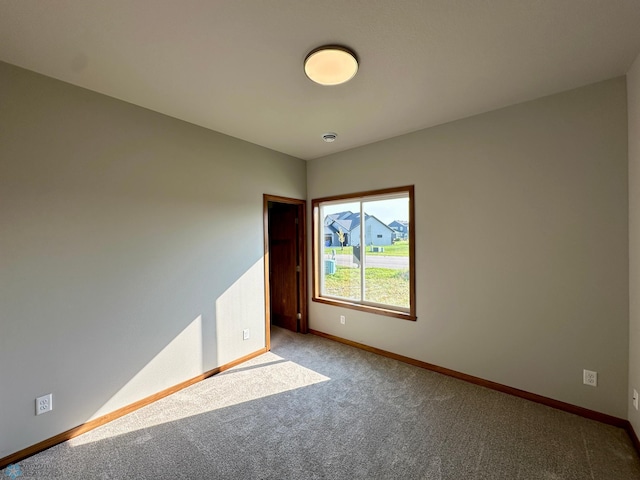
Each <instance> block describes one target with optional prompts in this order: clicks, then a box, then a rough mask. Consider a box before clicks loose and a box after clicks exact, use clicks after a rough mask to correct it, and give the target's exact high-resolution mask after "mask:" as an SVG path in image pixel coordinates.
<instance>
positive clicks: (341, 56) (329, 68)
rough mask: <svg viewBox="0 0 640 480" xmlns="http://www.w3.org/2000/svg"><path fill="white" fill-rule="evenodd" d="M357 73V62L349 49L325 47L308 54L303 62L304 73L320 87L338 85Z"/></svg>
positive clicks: (333, 46) (334, 46)
mask: <svg viewBox="0 0 640 480" xmlns="http://www.w3.org/2000/svg"><path fill="white" fill-rule="evenodd" d="M357 72H358V60H357V59H356V55H355V54H354V53H353V52H352V51H351V50H349V49H347V48H344V47H339V46H336V45H326V46H324V47H319V48H316V49H315V50H312V51H311V52H309V55H307V58H306V59H305V60H304V73H306V74H307V77H309V78H310V79H311V80H313V81H314V82H316V83H319V84H320V85H340V84H341V83H345V82H348V81H349V80H351V79H352V78H353V77H354V76H355V75H356V73H357Z"/></svg>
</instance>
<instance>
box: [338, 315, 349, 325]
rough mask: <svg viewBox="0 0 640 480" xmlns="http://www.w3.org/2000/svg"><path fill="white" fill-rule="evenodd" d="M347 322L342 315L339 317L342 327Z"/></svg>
mask: <svg viewBox="0 0 640 480" xmlns="http://www.w3.org/2000/svg"><path fill="white" fill-rule="evenodd" d="M346 322H347V319H346V318H344V315H340V323H341V324H342V325H344V324H345V323H346Z"/></svg>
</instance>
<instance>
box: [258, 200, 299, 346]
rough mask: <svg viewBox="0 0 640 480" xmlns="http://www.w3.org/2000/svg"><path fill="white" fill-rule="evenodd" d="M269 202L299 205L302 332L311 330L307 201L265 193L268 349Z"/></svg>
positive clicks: (268, 341)
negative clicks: (308, 284)
mask: <svg viewBox="0 0 640 480" xmlns="http://www.w3.org/2000/svg"><path fill="white" fill-rule="evenodd" d="M269 202H275V203H288V204H291V205H297V206H298V226H299V228H298V251H299V252H300V275H299V277H298V289H299V291H300V312H299V313H300V321H299V324H298V325H299V329H300V333H307V332H308V331H309V323H308V292H307V221H306V218H307V201H306V200H299V199H297V198H288V197H279V196H276V195H268V194H266V193H265V194H264V195H263V201H262V219H263V224H264V226H263V228H264V310H265V341H266V345H265V346H266V347H267V351H269V350H271V299H270V290H269Z"/></svg>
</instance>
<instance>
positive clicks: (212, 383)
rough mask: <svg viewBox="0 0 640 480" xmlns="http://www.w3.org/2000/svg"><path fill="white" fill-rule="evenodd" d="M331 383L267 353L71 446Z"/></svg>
mask: <svg viewBox="0 0 640 480" xmlns="http://www.w3.org/2000/svg"><path fill="white" fill-rule="evenodd" d="M328 380H331V379H330V378H329V377H326V376H325V375H322V374H320V373H318V372H314V371H313V370H310V369H308V368H306V367H303V366H301V365H298V364H297V363H295V362H292V361H290V360H286V359H284V358H282V357H280V356H278V355H275V354H274V353H271V352H267V353H265V354H263V355H260V356H259V357H256V358H254V359H252V360H250V361H248V362H245V363H242V364H240V365H238V366H237V367H235V368H232V369H230V370H227V371H225V372H223V373H221V374H219V375H216V376H214V377H211V378H208V379H206V380H204V381H202V382H199V383H197V384H195V385H192V386H190V387H187V388H185V389H184V390H181V391H179V392H177V393H174V394H173V395H170V396H168V397H165V398H163V399H161V400H158V401H157V402H155V403H153V404H151V405H148V406H146V407H144V408H142V409H140V410H137V411H136V412H133V413H131V414H129V415H125V416H124V417H121V418H118V419H116V420H114V421H113V422H111V423H108V424H106V425H104V426H102V427H99V428H96V429H95V430H92V431H91V432H88V433H85V434H84V435H80V436H78V437H76V438H74V439H71V440H69V444H70V445H71V446H73V447H76V446H80V445H86V444H88V443H93V442H97V441H101V440H105V439H107V438H112V437H116V436H119V435H126V434H129V433H131V432H135V431H137V430H144V429H148V428H150V427H153V426H156V425H162V424H165V423H170V422H176V421H179V420H182V419H186V418H188V417H193V416H196V415H201V414H204V413H207V412H211V411H213V410H218V409H221V408H226V407H231V406H233V405H238V404H241V403H244V402H250V401H254V400H259V399H261V398H266V397H269V396H272V395H278V394H281V393H284V392H288V391H291V390H296V389H298V388H304V387H309V386H311V385H315V384H319V383H322V382H326V381H328Z"/></svg>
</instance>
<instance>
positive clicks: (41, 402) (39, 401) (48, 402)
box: [36, 393, 53, 415]
mask: <svg viewBox="0 0 640 480" xmlns="http://www.w3.org/2000/svg"><path fill="white" fill-rule="evenodd" d="M51 410H53V395H52V394H51V393H49V394H48V395H44V396H42V397H38V398H36V415H42V414H43V413H47V412H50V411H51Z"/></svg>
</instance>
